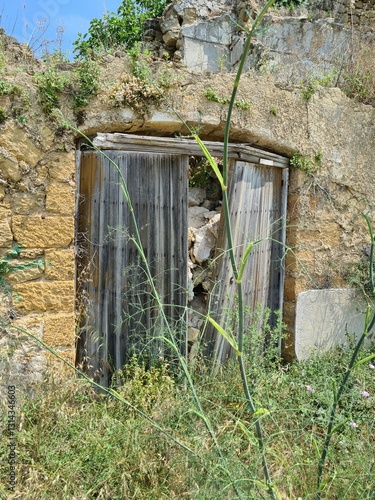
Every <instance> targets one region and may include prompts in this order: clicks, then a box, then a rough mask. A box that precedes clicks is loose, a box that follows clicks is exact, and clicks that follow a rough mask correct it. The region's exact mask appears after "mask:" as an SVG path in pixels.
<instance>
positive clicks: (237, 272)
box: [196, 0, 277, 500]
mask: <svg viewBox="0 0 375 500" xmlns="http://www.w3.org/2000/svg"><path fill="white" fill-rule="evenodd" d="M274 1H275V0H269V1H268V2H267V3H266V4H265V6H264V7H263V9H262V11H261V12H260V14H259V15H258V16H257V18H256V19H255V21H254V23H253V25H252V28H251V30H250V32H249V33H248V35H247V38H246V41H245V45H244V49H243V53H242V56H241V60H240V63H239V66H238V70H237V73H236V77H235V80H234V84H233V89H232V94H231V98H230V102H229V109H228V114H227V119H226V123H225V132H224V152H223V175H222V178H219V177H218V178H219V181H220V184H221V189H222V198H223V201H222V203H223V211H224V223H225V230H226V239H227V243H228V252H229V258H230V262H231V267H232V272H233V275H234V278H235V281H236V286H237V312H238V335H237V339H238V348H237V350H236V356H237V360H238V364H239V368H240V373H241V379H242V386H243V391H244V394H245V397H246V401H247V404H248V407H249V410H250V414H251V415H253V414H254V413H255V412H256V406H255V404H254V401H253V399H252V396H251V392H250V388H249V384H248V381H247V375H246V369H245V362H244V357H243V343H244V323H245V321H244V318H245V309H244V305H243V291H242V275H243V271H244V267H245V265H246V262H247V258H248V256H249V255H250V251H251V248H252V245H253V243H251V244H250V245H249V247H248V249H247V250H246V252H245V255H246V254H247V258H244V259H243V261H242V263H241V264H240V265H239V264H237V262H236V256H235V248H234V244H233V236H232V227H231V221H230V209H229V200H228V170H229V169H228V160H229V155H228V146H229V139H230V128H231V121H232V114H233V109H234V106H235V102H236V96H237V91H238V86H239V83H240V79H241V76H242V73H243V70H244V66H245V62H246V58H247V56H248V53H249V50H250V44H251V40H252V37H253V36H254V33H255V31H256V29H257V27H258V26H259V24H260V22H261V21H262V19H263V17H264V15H265V14H266V12H267V10H268V9H269V8H270V7H271V6H272V5H273V3H274ZM196 139H197V137H196ZM198 142H199V141H198ZM199 143H200V142H199ZM200 145H201V144H200ZM201 148H202V151H203V153H204V154H205V156H206V158H207V159H208V160H209V161H210V163H212V161H213V158H212V156H211V155H210V153H208V152H207V150H205V149H203V147H202V145H201ZM255 431H256V437H257V440H258V447H259V451H260V454H261V459H262V467H263V474H264V478H265V480H266V483H267V487H268V494H269V496H270V498H272V499H275V500H276V498H277V497H276V494H275V490H274V487H273V485H272V481H271V476H270V472H269V468H268V463H267V459H266V456H265V446H264V437H263V431H262V426H261V423H260V421H259V419H257V420H256V421H255Z"/></svg>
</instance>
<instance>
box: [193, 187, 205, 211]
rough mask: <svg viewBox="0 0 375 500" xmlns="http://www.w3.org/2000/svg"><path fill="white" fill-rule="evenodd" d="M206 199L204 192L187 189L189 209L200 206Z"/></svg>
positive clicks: (195, 188) (202, 190)
mask: <svg viewBox="0 0 375 500" xmlns="http://www.w3.org/2000/svg"><path fill="white" fill-rule="evenodd" d="M205 199H206V190H205V189H202V188H197V187H194V188H190V189H189V207H195V206H197V205H201V204H202V203H203V202H204V200H205Z"/></svg>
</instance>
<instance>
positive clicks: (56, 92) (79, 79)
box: [35, 55, 100, 117]
mask: <svg viewBox="0 0 375 500" xmlns="http://www.w3.org/2000/svg"><path fill="white" fill-rule="evenodd" d="M59 62H60V55H58V57H57V58H54V57H50V58H48V60H47V66H46V69H45V70H44V71H43V72H41V73H37V74H36V75H35V81H36V83H37V86H38V93H39V102H40V105H41V107H42V110H43V111H44V113H45V114H46V115H47V116H49V117H52V116H53V114H54V112H55V110H56V109H59V108H60V98H61V96H62V95H63V94H64V95H68V96H70V97H71V99H72V110H73V111H74V112H75V113H77V112H78V111H79V110H80V109H81V108H82V107H84V106H86V105H87V104H88V102H89V99H90V98H91V97H92V96H94V95H96V94H97V92H98V90H99V77H100V69H99V66H98V64H97V62H96V61H95V60H93V59H90V58H87V59H85V60H83V61H81V62H80V63H78V64H77V66H75V68H74V69H73V70H72V71H65V72H63V71H61V70H59V69H58V67H57V65H58V63H59Z"/></svg>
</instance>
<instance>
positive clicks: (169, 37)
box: [163, 30, 180, 48]
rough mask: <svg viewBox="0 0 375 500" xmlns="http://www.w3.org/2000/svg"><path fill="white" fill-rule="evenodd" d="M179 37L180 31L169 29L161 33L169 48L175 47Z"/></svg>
mask: <svg viewBox="0 0 375 500" xmlns="http://www.w3.org/2000/svg"><path fill="white" fill-rule="evenodd" d="M179 38H180V31H177V30H170V31H167V32H166V33H165V34H164V35H163V42H164V43H165V45H166V46H167V47H169V48H172V47H176V44H177V40H178V39H179Z"/></svg>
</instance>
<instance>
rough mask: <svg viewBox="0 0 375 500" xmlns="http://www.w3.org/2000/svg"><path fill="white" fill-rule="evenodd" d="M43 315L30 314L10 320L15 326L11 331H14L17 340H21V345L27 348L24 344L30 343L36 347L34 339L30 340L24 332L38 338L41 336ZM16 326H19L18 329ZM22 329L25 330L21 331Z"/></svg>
mask: <svg viewBox="0 0 375 500" xmlns="http://www.w3.org/2000/svg"><path fill="white" fill-rule="evenodd" d="M43 319H44V318H43V315H42V314H37V315H30V316H24V317H21V318H17V319H16V320H14V321H13V322H12V324H13V325H14V326H15V327H16V328H14V329H12V332H13V333H16V335H17V338H18V340H20V341H22V345H23V346H24V347H25V348H26V349H27V347H26V345H27V344H30V343H31V346H32V347H34V348H35V347H37V346H36V345H35V340H32V339H31V338H30V337H29V336H28V335H27V333H26V332H30V333H32V334H33V335H35V336H36V337H38V338H39V339H42V337H43ZM17 328H20V330H18V329H17ZM22 330H26V332H23V331H22Z"/></svg>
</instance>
